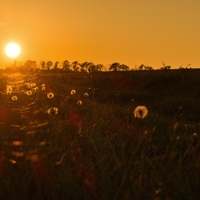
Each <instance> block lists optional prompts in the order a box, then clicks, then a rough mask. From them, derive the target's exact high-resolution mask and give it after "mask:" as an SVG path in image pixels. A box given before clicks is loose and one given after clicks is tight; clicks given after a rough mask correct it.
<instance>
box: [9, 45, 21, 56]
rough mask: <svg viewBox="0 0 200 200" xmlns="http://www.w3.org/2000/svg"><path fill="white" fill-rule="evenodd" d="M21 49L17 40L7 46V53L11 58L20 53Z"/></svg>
mask: <svg viewBox="0 0 200 200" xmlns="http://www.w3.org/2000/svg"><path fill="white" fill-rule="evenodd" d="M20 51H21V49H20V46H19V45H18V44H17V43H15V42H10V43H9V44H7V45H6V48H5V53H6V55H7V56H9V57H10V58H16V57H17V56H18V55H19V54H20Z"/></svg>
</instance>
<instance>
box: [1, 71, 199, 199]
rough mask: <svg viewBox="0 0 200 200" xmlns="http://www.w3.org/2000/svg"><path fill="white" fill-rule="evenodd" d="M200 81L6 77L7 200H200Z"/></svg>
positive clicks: (169, 75)
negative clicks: (198, 198) (137, 110)
mask: <svg viewBox="0 0 200 200" xmlns="http://www.w3.org/2000/svg"><path fill="white" fill-rule="evenodd" d="M199 75H200V71H199V70H195V69H179V70H149V71H148V70H147V71H145V70H138V71H128V72H98V73H78V72H71V73H64V72H61V71H60V72H59V71H58V72H51V71H49V72H47V71H40V72H39V71H38V72H31V73H30V72H26V73H22V72H21V73H19V72H15V73H12V72H5V73H4V72H2V73H1V75H0V78H1V79H0V148H1V149H0V199H6V200H8V199H12V200H15V199H16V200H18V199H20V200H23V199H31V200H39V199H41V200H43V199H48V200H51V199H52V200H57V199H73V200H76V199H77V200H80V199H81V200H84V199H85V200H86V199H87V200H88V199H92V200H93V199H94V200H95V199H96V200H97V199H99V200H100V199H101V200H119V199H124V200H125V199H127V200H128V199H136V200H143V199H153V200H161V199H167V200H172V199H176V200H178V199H190V200H191V199H197V197H199V196H200V185H199V181H200V154H199V153H200V148H199V133H200V99H199V94H200V84H199ZM140 106H142V107H140ZM138 107H139V108H141V109H140V110H139V112H138V113H134V111H136V110H135V109H137V108H138Z"/></svg>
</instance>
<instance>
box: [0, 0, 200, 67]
mask: <svg viewBox="0 0 200 200" xmlns="http://www.w3.org/2000/svg"><path fill="white" fill-rule="evenodd" d="M199 19H200V0H42V1H41V0H34V1H27V0H1V1H0V67H1V68H3V67H5V65H6V64H8V63H10V62H12V59H10V58H8V57H7V56H6V54H5V52H4V49H5V46H6V44H8V43H9V42H16V43H18V44H19V45H20V46H21V54H20V56H18V57H17V58H16V60H18V61H26V60H28V59H30V60H35V61H37V62H39V61H40V60H44V61H48V60H51V61H53V62H54V61H59V62H61V61H63V60H68V61H69V62H73V61H78V62H85V61H88V62H89V61H90V62H94V63H95V64H98V63H101V64H104V65H109V64H111V63H113V62H119V63H121V64H127V65H128V66H130V67H131V68H132V67H135V66H136V65H137V66H139V65H141V64H144V65H149V66H152V67H153V68H154V69H157V68H160V67H162V62H165V64H166V65H171V67H172V68H179V67H180V66H181V65H182V67H186V66H187V65H188V64H191V67H192V68H199V67H200V22H199Z"/></svg>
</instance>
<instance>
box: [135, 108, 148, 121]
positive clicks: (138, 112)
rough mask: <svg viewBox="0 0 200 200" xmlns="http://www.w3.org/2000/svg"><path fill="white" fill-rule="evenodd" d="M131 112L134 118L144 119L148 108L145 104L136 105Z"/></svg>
mask: <svg viewBox="0 0 200 200" xmlns="http://www.w3.org/2000/svg"><path fill="white" fill-rule="evenodd" d="M133 114H134V117H135V118H139V119H144V118H145V117H146V116H147V114H148V110H147V108H146V106H138V107H136V108H135V110H134V112H133Z"/></svg>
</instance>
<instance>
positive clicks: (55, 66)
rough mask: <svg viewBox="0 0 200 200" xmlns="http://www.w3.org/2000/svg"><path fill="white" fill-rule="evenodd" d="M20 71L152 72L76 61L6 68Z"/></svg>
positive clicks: (165, 67)
mask: <svg viewBox="0 0 200 200" xmlns="http://www.w3.org/2000/svg"><path fill="white" fill-rule="evenodd" d="M189 66H190V64H189V65H188V66H186V67H185V68H184V67H182V66H180V67H179V69H188V67H189ZM14 69H15V70H16V69H17V70H21V71H24V72H27V71H29V70H33V71H35V70H36V71H37V70H40V71H63V72H72V71H73V72H102V71H113V72H116V71H136V70H154V69H153V67H151V66H148V65H144V64H141V65H139V66H135V67H134V68H130V67H129V66H127V65H125V64H120V63H118V62H114V63H112V64H110V65H109V66H104V65H103V64H94V63H93V62H83V63H79V62H78V61H74V62H71V63H70V62H69V61H68V60H64V61H63V62H58V61H56V62H52V61H46V62H45V61H40V62H39V63H38V62H36V61H33V60H27V61H25V62H17V61H14V62H13V63H11V64H10V65H8V66H7V67H6V70H7V71H9V70H10V71H12V70H14ZM170 69H171V66H170V65H165V63H164V62H162V66H161V67H160V68H159V69H157V70H170Z"/></svg>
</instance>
